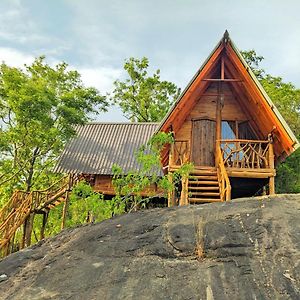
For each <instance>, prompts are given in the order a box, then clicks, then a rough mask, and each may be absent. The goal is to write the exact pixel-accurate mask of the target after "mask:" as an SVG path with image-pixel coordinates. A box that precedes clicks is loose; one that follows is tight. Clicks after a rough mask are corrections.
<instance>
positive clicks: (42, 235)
mask: <svg viewBox="0 0 300 300" xmlns="http://www.w3.org/2000/svg"><path fill="white" fill-rule="evenodd" d="M48 214H49V211H46V212H44V213H43V223H42V227H41V234H40V239H41V240H42V239H43V238H45V228H46V224H47V220H48Z"/></svg>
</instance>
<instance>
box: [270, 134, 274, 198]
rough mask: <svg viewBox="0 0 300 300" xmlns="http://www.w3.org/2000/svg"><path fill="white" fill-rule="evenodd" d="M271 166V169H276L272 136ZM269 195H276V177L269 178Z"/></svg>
mask: <svg viewBox="0 0 300 300" xmlns="http://www.w3.org/2000/svg"><path fill="white" fill-rule="evenodd" d="M269 141H270V144H269V166H270V168H271V169H274V168H275V167H274V166H275V164H274V149H273V139H272V136H271V135H269ZM269 194H270V195H274V194H275V176H271V177H270V178H269Z"/></svg>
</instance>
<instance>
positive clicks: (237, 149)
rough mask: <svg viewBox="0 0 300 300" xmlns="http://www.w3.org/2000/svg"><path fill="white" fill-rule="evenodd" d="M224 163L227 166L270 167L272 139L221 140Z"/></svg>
mask: <svg viewBox="0 0 300 300" xmlns="http://www.w3.org/2000/svg"><path fill="white" fill-rule="evenodd" d="M218 142H219V144H220V149H221V152H222V157H223V161H224V165H225V167H226V168H227V167H228V168H250V169H262V168H269V167H270V161H269V149H270V147H272V144H271V143H270V141H260V140H239V139H233V140H219V141H218Z"/></svg>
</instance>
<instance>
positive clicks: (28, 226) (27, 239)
mask: <svg viewBox="0 0 300 300" xmlns="http://www.w3.org/2000/svg"><path fill="white" fill-rule="evenodd" d="M34 217H35V213H34V212H31V213H30V215H29V216H28V218H27V219H26V221H25V224H24V232H23V243H22V244H23V247H29V246H30V245H31V234H32V229H33V222H34Z"/></svg>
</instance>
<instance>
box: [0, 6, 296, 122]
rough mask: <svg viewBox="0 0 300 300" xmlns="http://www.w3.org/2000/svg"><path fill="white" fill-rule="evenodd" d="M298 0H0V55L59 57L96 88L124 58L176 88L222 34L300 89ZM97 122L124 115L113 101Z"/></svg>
mask: <svg viewBox="0 0 300 300" xmlns="http://www.w3.org/2000/svg"><path fill="white" fill-rule="evenodd" d="M299 15H300V1H298V0H285V1H283V0H251V1H249V0H210V1H206V0H198V1H197V0H123V1H122V0H108V1H106V0H0V61H4V62H5V63H7V64H8V65H12V66H17V67H22V66H23V65H24V63H27V64H28V63H31V62H32V61H33V60H34V57H37V56H40V55H46V58H47V61H48V62H49V63H50V64H55V63H58V62H61V61H65V62H66V63H68V64H69V65H70V68H73V69H76V70H78V71H79V73H80V74H81V75H82V80H83V82H84V83H85V85H86V86H94V87H96V88H97V89H98V90H99V91H100V92H101V93H102V94H103V95H105V94H106V93H109V92H111V90H112V88H113V82H114V81H115V80H116V79H124V78H125V76H126V75H125V71H123V64H124V60H125V59H126V58H129V57H136V58H141V57H143V56H145V57H148V58H149V60H150V70H152V71H154V70H156V69H160V70H161V77H162V79H164V80H168V81H171V82H174V83H175V84H177V85H178V86H179V87H181V88H184V87H185V86H186V85H187V83H188V82H189V81H190V79H191V78H192V77H193V75H194V73H195V72H196V71H197V69H198V68H199V67H200V66H201V64H202V63H203V61H204V60H205V59H206V57H207V56H208V55H209V53H210V52H211V50H212V49H213V48H214V47H215V45H216V44H217V42H218V41H219V40H220V39H221V37H222V36H223V33H224V31H225V30H226V29H227V30H228V31H229V34H230V37H231V38H232V40H233V41H234V43H235V44H236V45H237V47H238V48H239V49H240V50H250V49H255V50H256V52H257V53H258V54H259V55H262V56H264V58H265V60H264V61H263V63H262V67H263V68H264V69H265V70H266V71H267V72H268V73H270V74H272V75H274V76H281V77H282V78H283V79H284V81H289V82H292V83H293V84H294V85H295V86H296V87H298V88H300V17H299ZM97 120H98V121H126V119H125V118H124V117H123V116H122V113H121V111H120V110H119V109H118V108H116V107H114V108H110V109H109V111H108V112H107V113H103V114H100V115H99V116H98V117H97Z"/></svg>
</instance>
